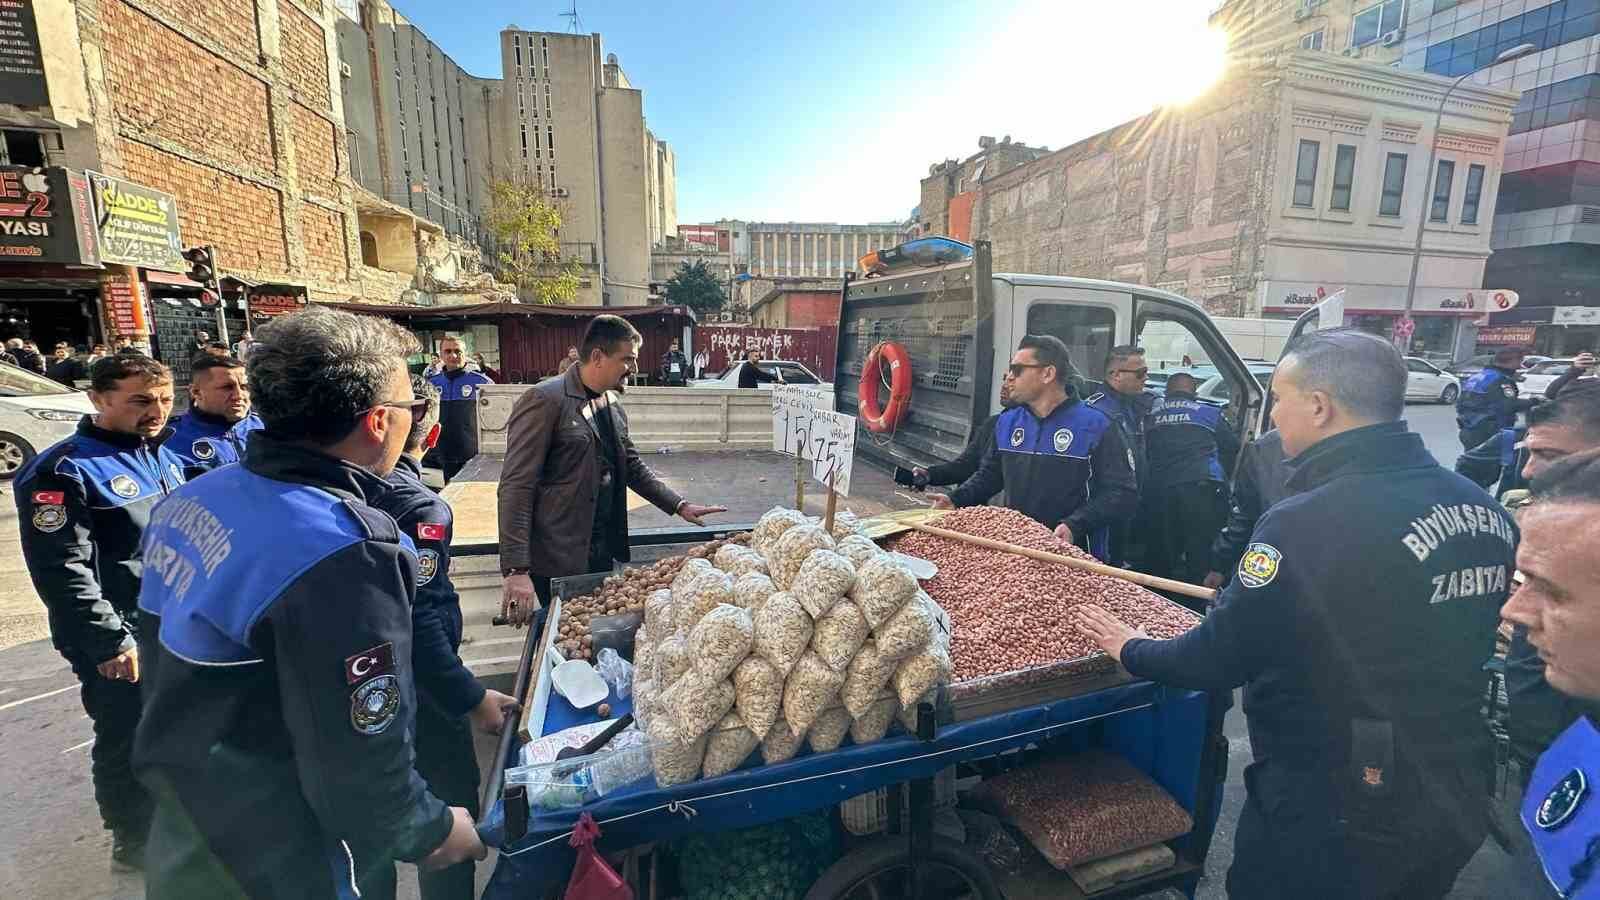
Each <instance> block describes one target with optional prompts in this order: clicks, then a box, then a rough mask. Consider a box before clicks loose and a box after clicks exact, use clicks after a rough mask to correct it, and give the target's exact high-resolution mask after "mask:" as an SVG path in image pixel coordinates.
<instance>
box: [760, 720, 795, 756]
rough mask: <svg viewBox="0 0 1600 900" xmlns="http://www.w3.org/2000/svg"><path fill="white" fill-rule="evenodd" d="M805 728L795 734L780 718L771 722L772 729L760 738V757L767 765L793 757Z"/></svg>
mask: <svg viewBox="0 0 1600 900" xmlns="http://www.w3.org/2000/svg"><path fill="white" fill-rule="evenodd" d="M805 736H806V733H805V730H804V729H802V730H801V731H800V733H799V734H796V733H795V731H794V727H793V726H791V725H790V724H789V723H788V722H785V721H784V720H783V719H782V718H779V719H778V721H776V722H774V723H772V730H771V731H768V732H767V736H766V737H764V738H762V739H761V758H762V759H763V760H765V761H766V762H767V763H768V764H769V765H770V764H772V763H781V762H783V761H785V760H788V759H793V758H794V755H795V754H796V753H798V752H799V751H800V744H801V742H802V741H804V740H805Z"/></svg>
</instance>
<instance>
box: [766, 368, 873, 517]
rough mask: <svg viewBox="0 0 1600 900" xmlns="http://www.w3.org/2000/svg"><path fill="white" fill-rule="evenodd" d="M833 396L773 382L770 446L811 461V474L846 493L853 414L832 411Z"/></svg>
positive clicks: (853, 437)
mask: <svg viewBox="0 0 1600 900" xmlns="http://www.w3.org/2000/svg"><path fill="white" fill-rule="evenodd" d="M832 407H833V395H832V394H831V393H829V392H827V391H824V390H821V389H819V388H814V387H804V386H800V385H781V384H780V385H773V387H772V449H773V450H776V451H778V452H779V453H786V454H788V455H790V456H794V457H797V458H799V459H803V460H807V461H809V462H810V463H811V477H812V478H813V479H815V480H816V481H817V482H819V483H820V484H822V485H824V486H828V487H832V488H833V489H834V491H836V492H837V493H838V494H839V495H840V496H844V497H848V496H850V470H851V466H852V463H853V462H854V459H855V449H856V417H855V416H849V415H845V414H844V413H840V412H834V411H833V409H832Z"/></svg>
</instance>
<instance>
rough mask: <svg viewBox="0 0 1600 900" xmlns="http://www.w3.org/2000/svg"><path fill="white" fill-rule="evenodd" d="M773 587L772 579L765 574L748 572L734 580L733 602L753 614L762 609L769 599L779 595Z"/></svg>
mask: <svg viewBox="0 0 1600 900" xmlns="http://www.w3.org/2000/svg"><path fill="white" fill-rule="evenodd" d="M777 592H778V589H777V588H776V587H773V585H772V579H771V578H768V577H767V575H766V573H764V572H746V573H745V574H743V575H740V576H739V577H738V578H736V579H734V582H733V602H734V603H736V604H738V605H739V606H742V607H744V608H745V609H748V610H750V611H751V612H752V613H753V612H755V611H756V610H758V609H760V608H761V605H762V604H763V603H766V602H767V598H768V597H771V596H772V595H773V594H775V593H777Z"/></svg>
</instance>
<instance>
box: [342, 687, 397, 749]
mask: <svg viewBox="0 0 1600 900" xmlns="http://www.w3.org/2000/svg"><path fill="white" fill-rule="evenodd" d="M399 713H400V682H399V681H398V680H396V678H395V677H394V676H393V675H380V676H378V677H377V678H374V679H371V680H370V681H364V682H362V683H361V686H360V687H358V688H356V691H355V693H354V694H351V695H350V726H351V727H352V728H354V729H355V730H356V733H357V734H365V735H368V736H371V735H376V734H383V732H384V730H385V729H387V728H388V727H389V726H390V725H391V724H393V723H394V720H395V717H396V716H397V715H399Z"/></svg>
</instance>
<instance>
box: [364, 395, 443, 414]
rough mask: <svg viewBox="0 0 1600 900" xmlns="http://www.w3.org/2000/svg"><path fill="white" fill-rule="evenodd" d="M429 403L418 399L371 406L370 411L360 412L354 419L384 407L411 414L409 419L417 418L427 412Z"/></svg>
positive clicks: (423, 398)
mask: <svg viewBox="0 0 1600 900" xmlns="http://www.w3.org/2000/svg"><path fill="white" fill-rule="evenodd" d="M431 402H432V401H430V400H429V399H428V398H427V397H419V398H418V399H416V400H395V401H393V402H390V403H379V404H377V405H376V406H373V407H372V409H365V410H362V411H361V412H360V413H359V414H358V415H357V416H356V418H360V417H361V416H364V415H366V414H367V413H369V412H372V410H373V409H382V408H384V407H388V408H390V409H404V410H408V411H410V413H411V417H412V418H416V417H417V416H420V415H422V414H423V413H426V412H427V411H428V404H429V403H431Z"/></svg>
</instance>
